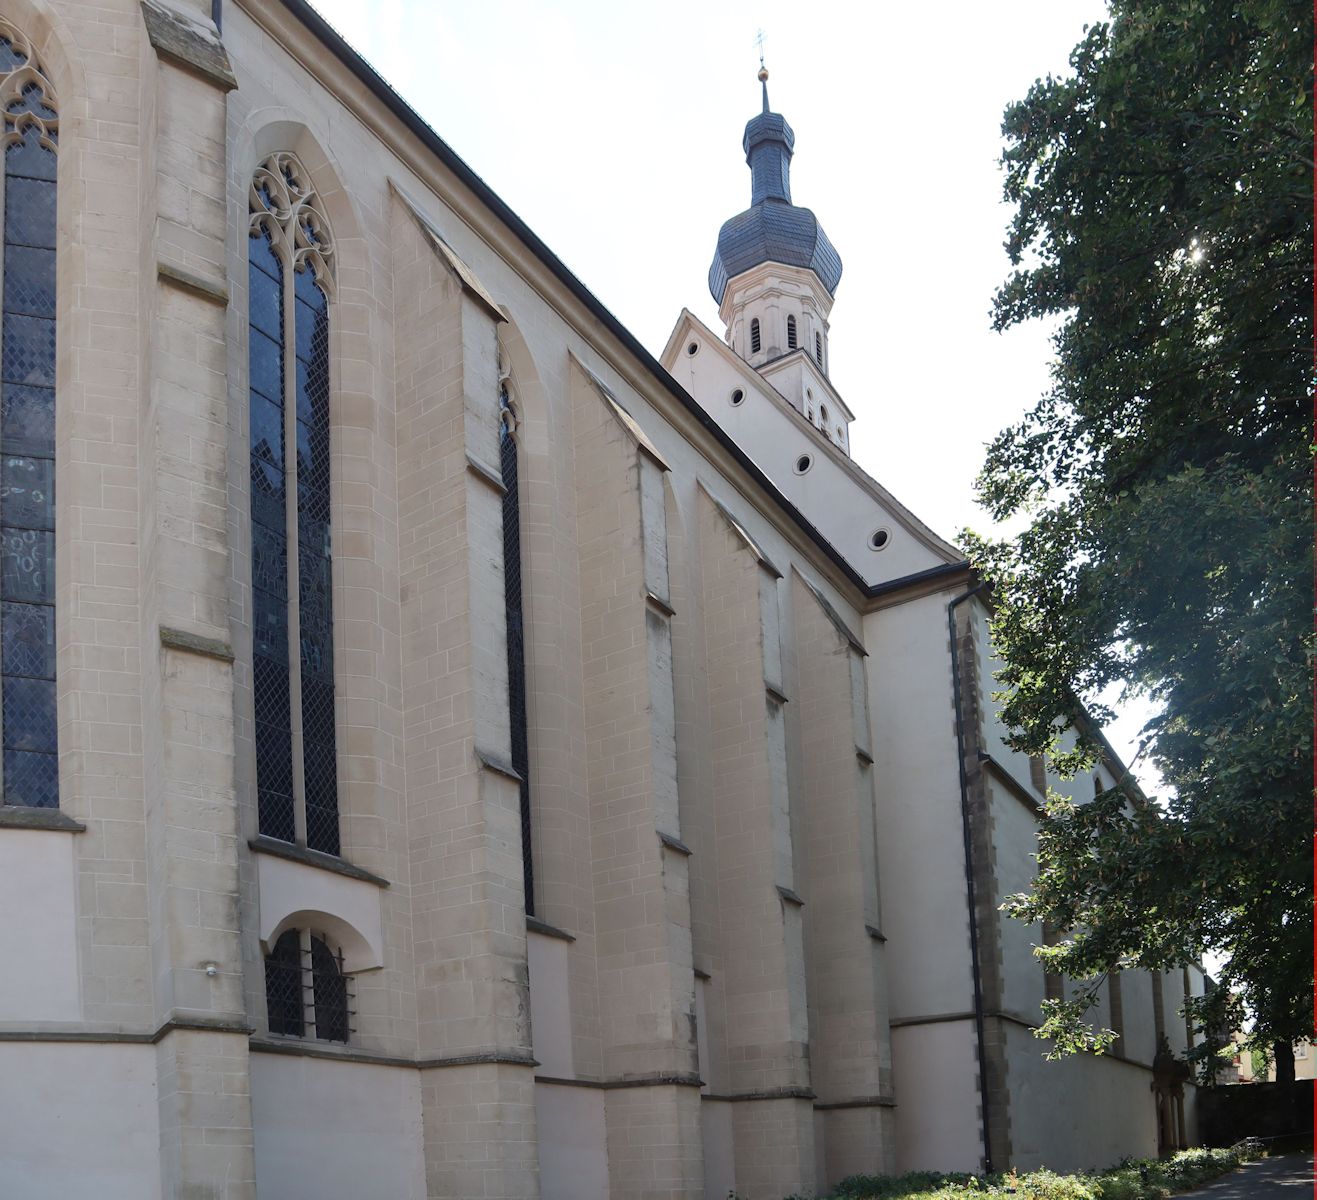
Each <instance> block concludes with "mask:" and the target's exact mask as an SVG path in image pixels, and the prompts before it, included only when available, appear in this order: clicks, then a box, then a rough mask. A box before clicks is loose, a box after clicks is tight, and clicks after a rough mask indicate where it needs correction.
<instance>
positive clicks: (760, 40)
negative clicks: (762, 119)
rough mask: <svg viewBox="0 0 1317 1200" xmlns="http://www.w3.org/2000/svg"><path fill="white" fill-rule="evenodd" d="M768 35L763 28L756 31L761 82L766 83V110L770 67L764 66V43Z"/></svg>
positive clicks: (766, 106) (766, 108) (765, 110)
mask: <svg viewBox="0 0 1317 1200" xmlns="http://www.w3.org/2000/svg"><path fill="white" fill-rule="evenodd" d="M767 40H768V35H767V34H766V33H765V32H764V31H763V30H762V29H760V30H758V31H757V32H756V33H755V45H756V46H758V47H759V82H760V83H761V84H763V85H764V112H767V111H768V68H767V67H766V66H764V43H765V42H766V41H767Z"/></svg>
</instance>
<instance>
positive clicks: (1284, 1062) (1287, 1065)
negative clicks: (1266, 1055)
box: [1272, 1042, 1294, 1083]
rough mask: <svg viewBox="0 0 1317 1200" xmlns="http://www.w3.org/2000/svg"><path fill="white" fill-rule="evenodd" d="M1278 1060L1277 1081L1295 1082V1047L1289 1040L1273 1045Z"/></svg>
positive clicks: (1273, 1051)
mask: <svg viewBox="0 0 1317 1200" xmlns="http://www.w3.org/2000/svg"><path fill="white" fill-rule="evenodd" d="M1272 1054H1274V1055H1275V1060H1276V1082H1277V1083H1293V1082H1294V1047H1293V1046H1291V1045H1290V1043H1289V1042H1277V1043H1276V1044H1275V1046H1273V1047H1272Z"/></svg>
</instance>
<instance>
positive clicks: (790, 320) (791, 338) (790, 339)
mask: <svg viewBox="0 0 1317 1200" xmlns="http://www.w3.org/2000/svg"><path fill="white" fill-rule="evenodd" d="M795 348H796V318H795V317H793V316H788V317H787V349H788V350H794V349H795Z"/></svg>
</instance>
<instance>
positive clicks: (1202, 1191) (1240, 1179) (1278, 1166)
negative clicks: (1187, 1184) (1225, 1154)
mask: <svg viewBox="0 0 1317 1200" xmlns="http://www.w3.org/2000/svg"><path fill="white" fill-rule="evenodd" d="M1312 1180H1313V1175H1312V1155H1311V1154H1282V1155H1280V1156H1279V1157H1278V1158H1260V1159H1258V1160H1257V1161H1256V1162H1251V1163H1245V1164H1244V1165H1243V1166H1242V1167H1240V1168H1239V1170H1238V1171H1236V1172H1235V1173H1234V1174H1233V1175H1227V1176H1225V1178H1223V1179H1218V1180H1217V1181H1216V1182H1215V1183H1209V1184H1208V1185H1207V1186H1206V1187H1203V1188H1199V1189H1198V1190H1197V1191H1196V1192H1181V1193H1179V1195H1178V1196H1177V1197H1176V1200H1179V1198H1180V1196H1183V1197H1185V1198H1186V1200H1189V1198H1192V1200H1200V1197H1201V1200H1308V1198H1309V1197H1310V1196H1312V1195H1313V1182H1312Z"/></svg>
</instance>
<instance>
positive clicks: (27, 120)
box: [0, 18, 59, 808]
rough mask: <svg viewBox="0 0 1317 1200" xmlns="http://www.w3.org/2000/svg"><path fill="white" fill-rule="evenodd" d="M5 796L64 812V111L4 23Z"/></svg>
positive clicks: (0, 505) (0, 569) (1, 493)
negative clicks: (60, 369)
mask: <svg viewBox="0 0 1317 1200" xmlns="http://www.w3.org/2000/svg"><path fill="white" fill-rule="evenodd" d="M0 93H2V94H3V96H4V107H3V113H4V115H3V118H0V120H2V121H3V125H2V126H0V129H2V131H3V134H4V137H3V145H4V148H5V177H4V189H5V191H4V205H3V211H4V241H3V259H4V261H3V278H4V285H3V308H4V319H3V333H2V334H0V362H2V372H0V387H2V389H3V394H4V403H3V406H2V407H0V442H3V446H4V455H3V471H2V472H0V601H2V602H3V604H0V613H2V615H0V631H2V633H3V655H2V656H0V675H2V676H3V678H2V679H0V693H2V699H3V717H0V726H2V727H3V743H4V754H3V779H4V785H3V787H4V790H3V799H2V800H0V803H3V804H13V805H22V806H24V807H28V808H58V807H59V746H58V720H57V716H56V688H55V166H56V148H57V142H58V138H59V113H58V110H57V107H56V102H55V95H54V91H53V89H52V88H51V86H50V83H49V81H48V80H47V79H46V77H45V76H44V75H43V74H42V72H41V68H40V66H39V65H38V64H37V61H36V56H35V55H34V54H33V52H32V47H31V46H30V45H29V43H28V41H27V39H26V38H24V37H23V36H22V34H20V33H19V31H18V30H17V29H15V28H14V27H13V26H12V25H10V24H9V23H8V22H7V21H5V20H3V19H2V18H0Z"/></svg>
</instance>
